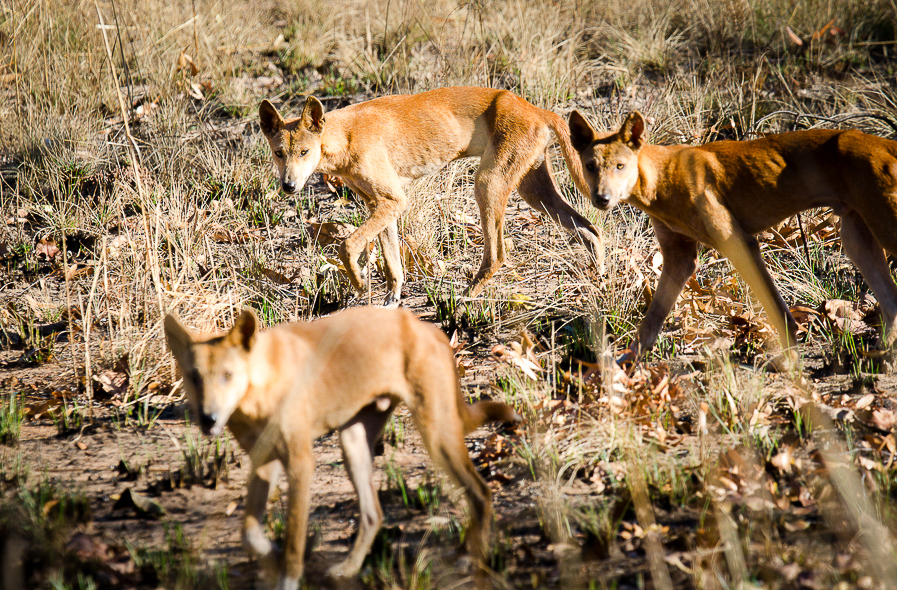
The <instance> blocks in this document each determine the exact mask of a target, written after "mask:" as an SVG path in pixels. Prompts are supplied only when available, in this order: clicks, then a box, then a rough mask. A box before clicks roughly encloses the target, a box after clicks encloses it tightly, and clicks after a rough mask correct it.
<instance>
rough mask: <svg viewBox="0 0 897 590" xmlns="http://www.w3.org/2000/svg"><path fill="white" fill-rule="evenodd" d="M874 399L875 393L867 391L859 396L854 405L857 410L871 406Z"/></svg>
mask: <svg viewBox="0 0 897 590" xmlns="http://www.w3.org/2000/svg"><path fill="white" fill-rule="evenodd" d="M874 401H875V394H874V393H868V394H866V395H864V396H863V397H861V398H860V399H859V401H857V403H856V406H855V407H856V409H857V410H865V409H866V408H868V407H869V406H871V405H872V402H874Z"/></svg>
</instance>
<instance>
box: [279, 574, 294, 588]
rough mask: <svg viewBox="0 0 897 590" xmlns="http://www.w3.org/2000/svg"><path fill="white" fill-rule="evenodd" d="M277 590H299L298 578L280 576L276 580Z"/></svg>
mask: <svg viewBox="0 0 897 590" xmlns="http://www.w3.org/2000/svg"><path fill="white" fill-rule="evenodd" d="M277 590H299V578H290V577H288V576H281V577H280V579H279V580H278V581H277Z"/></svg>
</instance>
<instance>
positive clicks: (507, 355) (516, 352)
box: [492, 342, 542, 381]
mask: <svg viewBox="0 0 897 590" xmlns="http://www.w3.org/2000/svg"><path fill="white" fill-rule="evenodd" d="M514 344H517V347H516V348H515V347H514V346H513V345H514ZM492 358H494V359H496V360H499V361H501V362H504V363H508V364H509V365H512V366H514V367H517V368H518V369H520V371H522V372H523V374H524V375H526V376H527V377H529V378H530V379H532V380H533V381H537V380H538V379H539V376H538V375H537V374H536V373H537V372H541V371H542V367H540V366H539V365H537V364H536V363H534V362H533V361H531V360H529V359H528V358H525V357H524V356H523V354H522V347H521V346H520V344H519V343H518V342H514V343H512V344H511V346H504V345H502V344H497V345H496V346H494V347H492Z"/></svg>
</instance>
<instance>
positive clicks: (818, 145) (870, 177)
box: [570, 112, 897, 368]
mask: <svg viewBox="0 0 897 590" xmlns="http://www.w3.org/2000/svg"><path fill="white" fill-rule="evenodd" d="M644 130H645V122H644V119H643V118H642V115H641V114H639V113H638V112H633V113H630V115H629V116H628V118H627V119H626V121H625V122H624V123H623V125H622V127H621V128H620V129H619V131H617V132H616V133H611V134H606V135H598V134H596V133H595V131H594V129H592V127H591V126H590V125H589V123H588V122H587V121H586V120H585V119H584V118H583V117H582V115H580V114H579V113H578V112H573V113H572V114H571V115H570V131H571V141H572V143H573V145H574V147H575V148H576V150H577V151H578V152H579V153H580V158H581V159H582V164H583V167H584V168H585V170H586V178H587V180H588V183H589V186H590V187H591V192H590V198H591V200H592V203H593V204H594V205H595V206H596V207H598V208H599V209H609V208H611V207H613V206H614V205H616V204H617V203H619V202H620V201H621V200H625V201H626V202H627V203H629V204H631V205H633V206H635V207H637V208H639V209H641V210H642V211H644V212H645V213H647V214H648V216H649V217H650V218H651V223H652V224H653V226H654V231H655V233H656V234H657V241H658V242H659V244H660V250H661V252H662V253H663V271H662V272H661V275H660V280H659V282H658V284H657V292H656V293H655V294H654V297H653V299H652V300H651V304H650V306H649V307H648V312H647V314H646V315H645V319H644V320H642V323H641V325H640V326H639V329H638V335H637V337H636V339H635V341H634V342H633V343H632V346H631V350H632V355H633V356H636V357H637V356H638V355H639V354H640V353H641V352H644V351H645V350H648V349H650V348H651V347H652V346H653V345H654V341H655V340H656V339H657V335H658V333H659V332H660V329H661V327H662V326H663V322H664V319H665V318H666V316H667V314H669V312H670V310H671V309H672V308H673V305H674V304H675V302H676V298H677V297H678V296H679V293H680V292H681V291H682V288H683V287H684V286H685V283H686V281H688V279H689V277H691V275H692V273H694V271H695V268H696V260H697V242H701V243H703V244H707V245H708V246H711V247H713V248H716V249H717V250H719V251H720V253H721V254H723V255H724V256H726V257H727V258H729V260H730V262H731V263H732V265H733V266H734V267H735V269H736V270H737V271H738V272H739V273H740V274H741V276H742V277H744V279H745V281H746V282H747V284H748V285H750V287H751V289H752V290H753V292H754V294H755V295H756V296H757V298H758V299H759V300H760V304H761V305H762V306H763V308H764V309H765V310H766V313H767V314H768V315H769V319H770V321H771V322H772V324H773V326H774V327H775V328H776V330H778V332H779V338H780V339H781V343H782V347H783V349H784V351H785V353H786V354H785V357H784V358H782V359H780V360H782V361H784V364H783V365H782V367H781V368H787V367H788V366H789V365H791V364H793V362H794V361H795V360H796V358H795V353H794V351H793V350H790V348H791V347H793V346H794V345H795V343H796V341H797V340H796V338H797V324H796V323H795V321H794V318H793V317H792V316H791V313H790V312H789V311H788V307H787V306H786V305H785V302H784V301H783V300H782V296H781V295H780V294H779V292H778V290H777V289H776V287H775V284H774V283H773V281H772V277H771V276H770V275H769V272H768V271H767V270H766V267H765V266H764V264H763V259H762V257H761V255H760V247H759V245H758V243H757V240H756V239H755V238H754V237H753V236H754V234H756V233H758V232H760V231H763V230H764V229H767V228H769V227H771V226H773V225H775V224H777V223H779V222H781V221H782V220H783V219H785V218H787V217H789V216H791V215H795V214H797V213H799V212H801V211H803V210H805V209H810V208H813V207H831V208H832V209H833V210H834V212H835V213H836V214H838V215H840V216H841V241H842V243H843V245H844V251H845V253H846V254H847V255H848V256H849V257H850V258H851V260H853V262H854V264H856V265H857V267H858V268H859V269H860V272H861V273H862V274H863V277H864V278H865V279H866V282H867V283H868V284H869V286H870V287H871V288H872V290H873V291H874V292H875V295H876V296H877V297H878V300H879V303H880V305H881V311H882V315H883V319H884V341H885V344H886V345H887V347H888V349H891V347H892V345H893V343H894V340H895V338H897V329H895V328H897V326H895V318H897V286H895V285H894V281H893V280H892V279H891V275H890V272H889V271H888V263H887V260H886V259H885V254H884V251H883V248H884V250H887V251H888V252H890V253H891V254H892V255H897V142H894V141H890V140H887V139H883V138H881V137H876V136H873V135H866V134H864V133H861V132H859V131H833V130H823V129H816V130H809V131H794V132H791V133H782V134H780V135H771V136H769V137H765V138H762V139H755V140H752V141H718V142H713V143H708V144H706V145H702V146H696V147H689V146H669V147H667V146H656V145H648V144H647V143H645V141H644V137H643V134H644ZM889 354H890V353H889Z"/></svg>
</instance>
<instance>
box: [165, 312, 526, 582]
mask: <svg viewBox="0 0 897 590" xmlns="http://www.w3.org/2000/svg"><path fill="white" fill-rule="evenodd" d="M165 335H166V338H167V340H168V345H169V347H170V348H171V351H172V353H173V354H174V357H175V359H177V363H178V366H179V367H180V370H181V373H182V375H183V378H184V387H185V388H186V391H187V396H188V398H189V400H190V404H191V407H192V408H193V412H195V416H196V418H197V420H198V422H199V425H200V427H201V428H202V431H203V432H204V433H205V434H211V435H217V434H220V433H221V431H222V430H223V429H224V427H225V425H227V427H228V428H230V431H231V433H232V434H233V435H234V437H235V438H236V439H237V441H238V442H239V443H240V446H242V447H243V449H245V450H246V452H247V453H249V456H250V460H251V464H252V474H251V477H250V480H249V483H248V487H247V494H246V516H245V521H244V524H243V544H244V545H245V546H246V548H247V549H248V550H249V551H251V552H252V553H254V554H256V555H257V556H259V557H261V558H263V559H264V560H265V561H266V562H268V563H274V564H276V565H277V567H278V568H280V580H279V583H278V587H279V588H284V589H286V588H290V589H294V588H298V585H299V579H300V578H301V577H302V570H303V556H304V553H305V542H306V526H307V523H308V511H309V499H310V492H311V480H312V476H313V474H314V468H315V460H314V457H313V456H312V443H313V441H314V440H315V439H316V438H318V437H320V436H322V435H324V434H326V433H328V432H330V431H332V430H339V432H340V442H341V444H342V448H343V456H344V458H345V463H346V469H347V470H348V472H349V476H350V478H351V480H352V484H353V485H354V487H355V491H356V492H357V494H358V503H359V508H360V512H361V518H360V519H359V531H358V537H357V538H356V540H355V545H354V546H353V548H352V550H351V552H350V553H349V555H348V557H347V558H346V559H345V561H343V562H341V563H338V564H336V565H334V566H333V567H331V568H330V570H329V571H328V575H329V576H331V577H334V578H340V577H345V576H351V575H355V574H356V573H358V570H359V569H360V567H361V564H362V561H363V559H364V557H365V555H366V554H367V552H368V550H369V549H370V547H371V543H372V542H373V540H374V536H375V535H376V533H377V529H378V528H379V527H380V523H381V521H382V518H383V517H382V512H381V510H380V504H379V502H378V501H377V488H376V486H375V483H374V480H373V461H372V449H373V446H374V444H375V442H376V441H377V439H378V438H379V437H380V434H381V432H382V430H383V427H384V425H385V424H386V421H387V420H388V418H389V416H390V415H391V414H392V411H393V410H394V409H395V407H396V406H397V405H398V404H399V403H400V402H404V403H405V404H407V405H408V408H409V410H410V411H411V416H412V418H413V420H414V422H415V424H416V426H417V428H418V430H419V431H420V435H421V438H423V441H424V444H425V446H426V447H427V450H428V451H429V453H430V456H431V457H432V458H433V460H434V461H435V462H436V464H437V465H439V466H440V467H442V468H443V469H445V470H446V471H447V472H448V474H449V475H450V476H452V478H453V479H454V480H455V481H456V482H457V483H458V484H459V485H460V486H461V487H462V488H463V489H464V493H465V495H466V497H467V501H468V503H469V504H470V527H469V529H468V533H467V549H468V551H469V553H470V556H471V557H472V558H473V559H474V560H476V561H478V562H479V564H482V563H483V560H484V559H485V557H486V553H485V545H484V542H485V537H486V536H487V535H488V530H489V521H490V518H491V509H492V501H491V492H490V490H489V487H488V486H487V485H486V483H485V482H484V481H483V479H482V478H481V477H480V476H479V474H478V473H477V471H476V469H475V468H474V466H473V463H472V462H471V460H470V456H469V455H468V454H467V447H466V446H465V445H464V435H465V434H467V433H468V432H470V431H471V430H473V429H475V428H477V427H478V426H480V425H481V424H483V423H485V422H490V421H492V422H494V421H505V422H511V421H517V420H519V416H518V415H517V414H516V413H515V412H514V411H513V410H512V409H511V408H510V407H508V406H507V405H505V404H502V403H498V402H478V403H475V404H473V405H472V406H468V405H467V404H465V403H464V398H463V394H462V392H461V387H460V384H459V383H458V377H457V374H456V372H455V360H454V357H453V354H452V349H451V347H450V346H449V343H448V339H447V338H446V337H445V335H444V334H443V333H442V332H440V331H439V330H438V329H437V328H435V327H434V326H432V325H429V324H425V323H423V322H420V321H418V320H417V319H415V317H414V316H413V315H412V314H411V313H410V312H408V311H406V310H388V309H382V308H354V309H350V310H347V311H344V312H341V313H338V314H336V315H333V316H329V317H326V318H323V319H319V320H316V321H313V322H300V323H293V324H283V325H280V326H277V327H275V328H272V329H270V330H268V331H265V332H259V327H258V320H257V319H256V316H255V314H254V313H253V312H252V311H250V310H246V311H244V312H243V313H242V314H241V315H240V316H239V317H238V318H237V320H236V322H235V324H234V326H233V328H232V329H231V330H230V331H229V332H227V333H226V334H221V335H202V336H198V335H194V334H192V333H191V332H190V331H189V330H187V329H186V328H184V327H183V326H182V325H181V323H180V322H179V321H178V320H177V318H176V317H175V316H173V315H171V314H169V315H167V316H166V317H165ZM282 469H283V470H284V471H285V472H286V476H287V481H288V483H289V493H288V514H287V527H286V541H285V545H286V546H285V547H284V550H283V553H282V554H279V552H278V550H277V549H276V548H275V546H274V544H273V543H272V542H271V541H270V540H268V539H267V538H266V537H265V534H264V529H263V527H262V518H263V516H264V514H265V505H266V502H267V499H268V495H269V493H270V492H271V490H272V489H273V488H274V487H275V486H276V484H277V480H278V478H279V476H280V473H281V470H282Z"/></svg>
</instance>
